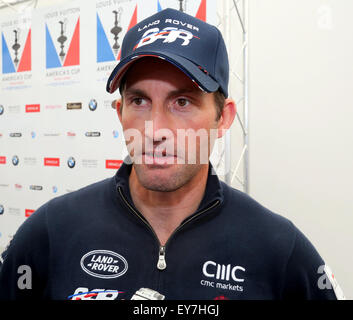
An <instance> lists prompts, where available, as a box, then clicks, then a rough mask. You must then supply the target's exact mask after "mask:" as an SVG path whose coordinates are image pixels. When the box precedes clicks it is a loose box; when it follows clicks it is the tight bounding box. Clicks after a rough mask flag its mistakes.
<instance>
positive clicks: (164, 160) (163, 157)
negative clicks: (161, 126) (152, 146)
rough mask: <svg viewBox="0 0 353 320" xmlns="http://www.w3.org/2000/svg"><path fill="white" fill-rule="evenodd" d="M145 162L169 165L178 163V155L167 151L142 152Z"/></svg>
mask: <svg viewBox="0 0 353 320" xmlns="http://www.w3.org/2000/svg"><path fill="white" fill-rule="evenodd" d="M142 158H143V161H142V162H143V163H144V164H152V165H153V164H158V165H162V164H163V165H167V164H174V163H176V161H175V160H176V158H177V156H176V155H174V154H170V153H167V152H166V151H158V152H157V151H154V152H143V153H142Z"/></svg>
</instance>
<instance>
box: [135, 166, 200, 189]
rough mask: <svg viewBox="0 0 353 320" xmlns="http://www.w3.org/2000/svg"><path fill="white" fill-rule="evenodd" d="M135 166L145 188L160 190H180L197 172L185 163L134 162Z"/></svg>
mask: <svg viewBox="0 0 353 320" xmlns="http://www.w3.org/2000/svg"><path fill="white" fill-rule="evenodd" d="M188 167H189V166H188ZM134 168H135V172H136V175H137V178H138V180H139V182H140V184H141V185H142V186H143V187H144V188H146V189H148V190H151V191H159V192H172V191H175V190H178V189H179V188H181V187H182V186H183V185H185V184H186V183H187V182H189V181H190V179H191V178H192V176H194V174H195V173H194V172H193V171H194V170H190V169H191V168H185V165H184V164H179V165H177V164H134ZM195 169H196V168H195Z"/></svg>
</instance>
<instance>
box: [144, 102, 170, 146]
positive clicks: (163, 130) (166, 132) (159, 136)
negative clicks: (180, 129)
mask: <svg viewBox="0 0 353 320" xmlns="http://www.w3.org/2000/svg"><path fill="white" fill-rule="evenodd" d="M169 126H170V119H169V117H168V115H167V113H166V111H165V110H163V108H162V107H161V106H153V108H152V110H151V117H150V121H149V123H148V124H147V127H148V130H146V135H147V136H148V137H149V138H150V139H151V140H152V141H154V142H157V141H163V140H168V139H169V138H171V137H172V136H173V131H172V130H171V128H170V127H169Z"/></svg>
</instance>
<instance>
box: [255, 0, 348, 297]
mask: <svg viewBox="0 0 353 320" xmlns="http://www.w3.org/2000/svg"><path fill="white" fill-rule="evenodd" d="M351 12H353V1H350V0H340V1H337V0H331V1H329V0H296V1H291V0H284V1H283V0H266V1H262V0H250V1H249V113H250V114H249V118H250V119H249V126H250V128H249V139H250V142H249V149H250V150H249V157H250V170H249V174H250V185H249V186H250V194H251V196H253V197H254V198H255V199H257V200H258V201H259V202H260V203H262V204H263V205H265V206H267V207H268V208H270V209H272V210H273V211H275V212H277V213H280V214H282V215H284V216H286V217H288V218H289V219H291V220H292V221H293V222H294V223H295V224H296V225H297V226H298V227H299V228H300V229H301V230H302V232H304V234H306V235H307V237H308V238H309V239H310V240H311V241H312V243H313V244H314V245H315V247H316V248H317V250H318V251H319V253H320V254H321V255H322V257H323V258H324V259H325V260H326V262H327V264H328V265H330V266H331V268H332V270H333V272H334V273H335V275H336V277H337V279H338V282H339V283H340V285H341V287H342V289H343V291H344V292H345V295H346V297H347V298H349V299H352V298H353V275H352V265H353V258H352V255H351V252H353V232H352V227H353V217H352V214H353V201H352V196H353V169H352V164H353V127H352V122H351V119H352V118H353V102H352V101H353V64H352V57H353V45H352V41H351V39H352V38H353V20H352V19H351V17H350V15H351Z"/></svg>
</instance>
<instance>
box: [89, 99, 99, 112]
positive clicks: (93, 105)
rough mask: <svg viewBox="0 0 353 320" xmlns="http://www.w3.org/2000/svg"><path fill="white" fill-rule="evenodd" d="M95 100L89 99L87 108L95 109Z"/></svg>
mask: <svg viewBox="0 0 353 320" xmlns="http://www.w3.org/2000/svg"><path fill="white" fill-rule="evenodd" d="M97 105H98V104H97V100H95V99H91V100H90V101H89V103H88V108H89V109H90V110H91V111H95V110H96V109H97Z"/></svg>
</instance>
